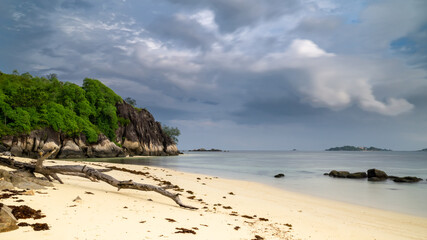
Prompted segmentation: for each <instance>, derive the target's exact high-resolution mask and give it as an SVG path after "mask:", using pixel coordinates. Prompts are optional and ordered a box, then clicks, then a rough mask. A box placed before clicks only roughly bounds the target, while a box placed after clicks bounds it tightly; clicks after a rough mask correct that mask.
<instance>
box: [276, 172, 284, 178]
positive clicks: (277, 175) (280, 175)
mask: <svg viewBox="0 0 427 240" xmlns="http://www.w3.org/2000/svg"><path fill="white" fill-rule="evenodd" d="M274 177H275V178H283V177H285V174H283V173H279V174H276V175H274Z"/></svg>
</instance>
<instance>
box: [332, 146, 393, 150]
mask: <svg viewBox="0 0 427 240" xmlns="http://www.w3.org/2000/svg"><path fill="white" fill-rule="evenodd" d="M325 151H391V150H390V149H383V148H376V147H355V146H342V147H333V148H329V149H326V150H325Z"/></svg>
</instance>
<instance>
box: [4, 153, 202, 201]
mask: <svg viewBox="0 0 427 240" xmlns="http://www.w3.org/2000/svg"><path fill="white" fill-rule="evenodd" d="M55 151H56V150H53V151H51V152H49V153H46V154H44V155H41V156H40V158H39V159H38V160H37V162H36V163H25V162H20V161H16V160H15V159H13V158H11V157H9V158H6V157H0V165H3V166H6V167H9V168H13V169H17V170H21V171H27V172H31V173H33V174H34V173H40V174H42V175H43V176H45V177H46V178H47V179H48V180H49V181H52V179H51V177H52V178H53V179H55V180H57V181H58V182H60V183H61V184H62V183H63V182H62V180H61V179H60V178H59V177H58V175H57V174H64V175H73V176H79V177H84V178H89V179H90V180H92V181H93V180H99V181H103V182H106V183H108V184H110V185H112V186H114V187H117V190H120V189H135V190H139V191H154V192H157V193H160V194H162V195H163V196H165V197H168V198H170V199H172V200H173V201H175V203H176V204H178V205H179V206H180V207H183V208H188V209H197V208H195V207H192V206H189V205H186V204H184V203H182V202H181V200H180V198H179V194H174V193H171V192H169V191H167V190H165V189H164V188H162V187H158V186H154V185H151V184H143V183H137V182H133V181H132V180H130V181H119V180H117V179H115V178H114V177H112V176H110V175H107V174H105V173H103V172H106V171H111V169H101V170H97V169H95V168H92V167H88V166H87V165H83V166H81V165H56V166H43V161H44V160H45V159H46V158H48V157H49V156H50V155H52V154H53V153H54V152H55Z"/></svg>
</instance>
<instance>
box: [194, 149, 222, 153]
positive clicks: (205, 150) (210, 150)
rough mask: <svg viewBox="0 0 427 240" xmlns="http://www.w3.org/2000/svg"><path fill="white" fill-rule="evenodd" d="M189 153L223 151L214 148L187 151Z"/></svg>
mask: <svg viewBox="0 0 427 240" xmlns="http://www.w3.org/2000/svg"><path fill="white" fill-rule="evenodd" d="M189 152H223V151H222V150H221V149H215V148H211V149H205V148H198V149H193V150H189Z"/></svg>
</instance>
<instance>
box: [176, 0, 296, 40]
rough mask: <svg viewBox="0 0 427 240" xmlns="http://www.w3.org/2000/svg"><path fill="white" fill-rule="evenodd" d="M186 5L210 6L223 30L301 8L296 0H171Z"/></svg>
mask: <svg viewBox="0 0 427 240" xmlns="http://www.w3.org/2000/svg"><path fill="white" fill-rule="evenodd" d="M169 1H170V2H173V3H175V4H179V5H185V6H186V7H195V8H206V7H207V8H209V9H210V10H212V11H213V12H214V13H215V16H216V17H215V20H216V23H217V24H218V26H219V28H220V31H222V32H234V31H236V30H237V29H239V28H242V27H247V26H251V25H254V24H257V23H260V22H262V21H271V20H274V19H277V18H279V17H281V16H283V15H285V14H292V13H294V12H296V11H298V10H299V8H300V3H299V1H296V0H265V1H258V0H244V1H243V0H200V1H191V0H184V1H181V0H169Z"/></svg>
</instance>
